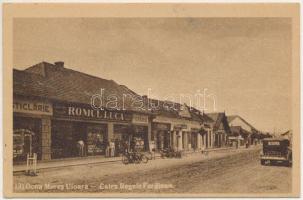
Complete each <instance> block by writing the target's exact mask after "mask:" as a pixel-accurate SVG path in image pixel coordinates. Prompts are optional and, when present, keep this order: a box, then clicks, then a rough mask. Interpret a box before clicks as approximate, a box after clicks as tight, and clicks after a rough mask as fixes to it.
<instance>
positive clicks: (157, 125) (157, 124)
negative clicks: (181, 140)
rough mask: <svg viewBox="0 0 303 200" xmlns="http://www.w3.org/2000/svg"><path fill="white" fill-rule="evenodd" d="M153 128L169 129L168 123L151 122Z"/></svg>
mask: <svg viewBox="0 0 303 200" xmlns="http://www.w3.org/2000/svg"><path fill="white" fill-rule="evenodd" d="M153 129H156V130H160V131H169V130H170V124H165V123H153Z"/></svg>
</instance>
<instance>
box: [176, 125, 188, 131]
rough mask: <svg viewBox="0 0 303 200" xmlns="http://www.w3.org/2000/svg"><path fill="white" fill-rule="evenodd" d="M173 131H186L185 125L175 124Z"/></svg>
mask: <svg viewBox="0 0 303 200" xmlns="http://www.w3.org/2000/svg"><path fill="white" fill-rule="evenodd" d="M174 129H175V130H181V129H187V125H186V124H176V125H175V126H174Z"/></svg>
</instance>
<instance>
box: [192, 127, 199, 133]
mask: <svg viewBox="0 0 303 200" xmlns="http://www.w3.org/2000/svg"><path fill="white" fill-rule="evenodd" d="M190 130H191V131H192V132H199V131H200V129H198V128H191V129H190Z"/></svg>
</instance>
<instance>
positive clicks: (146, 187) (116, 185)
mask: <svg viewBox="0 0 303 200" xmlns="http://www.w3.org/2000/svg"><path fill="white" fill-rule="evenodd" d="M14 185H15V191H19V192H29V191H36V192H103V193H104V192H106V193H108V192H133V193H134V192H135V193H138V192H139V193H140V192H148V193H151V192H152V193H155V192H156V193H159V192H160V193H176V192H177V193H276V192H279V193H287V192H290V191H291V168H289V167H284V166H261V165H260V162H259V150H258V149H249V150H238V151H229V152H220V153H214V154H213V155H209V156H208V157H207V156H204V157H203V156H202V155H200V154H198V155H194V156H189V157H186V158H182V159H163V160H162V159H157V160H153V161H150V162H149V163H147V164H129V165H127V166H125V165H123V164H121V163H110V164H103V165H87V166H77V167H69V168H61V169H53V170H49V171H44V172H40V173H39V175H38V176H37V177H28V176H24V175H15V176H14Z"/></svg>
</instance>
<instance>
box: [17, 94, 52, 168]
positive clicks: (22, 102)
mask: <svg viewBox="0 0 303 200" xmlns="http://www.w3.org/2000/svg"><path fill="white" fill-rule="evenodd" d="M52 115H53V107H52V103H51V102H50V101H47V100H43V99H37V98H28V97H22V96H15V95H14V99H13V160H14V162H19V161H20V162H22V161H25V160H26V156H27V154H29V153H36V154H37V159H38V160H45V159H50V152H51V149H50V148H49V146H50V144H51V139H50V136H51V118H52Z"/></svg>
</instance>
